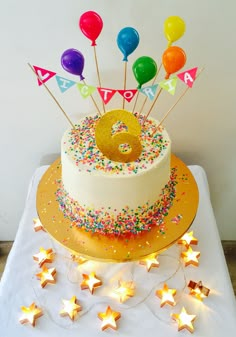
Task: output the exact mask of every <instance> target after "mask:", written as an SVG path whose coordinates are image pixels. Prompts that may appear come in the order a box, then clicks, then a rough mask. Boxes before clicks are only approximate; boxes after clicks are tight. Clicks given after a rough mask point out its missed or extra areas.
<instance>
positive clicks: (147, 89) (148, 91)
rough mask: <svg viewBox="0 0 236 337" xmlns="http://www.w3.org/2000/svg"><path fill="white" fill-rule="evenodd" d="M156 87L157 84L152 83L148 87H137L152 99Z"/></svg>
mask: <svg viewBox="0 0 236 337" xmlns="http://www.w3.org/2000/svg"><path fill="white" fill-rule="evenodd" d="M157 87H158V84H154V85H151V86H149V87H145V88H141V89H139V91H140V92H141V93H142V94H144V95H145V96H147V97H148V98H149V99H150V100H151V101H152V100H153V99H154V97H155V95H156V92H157Z"/></svg>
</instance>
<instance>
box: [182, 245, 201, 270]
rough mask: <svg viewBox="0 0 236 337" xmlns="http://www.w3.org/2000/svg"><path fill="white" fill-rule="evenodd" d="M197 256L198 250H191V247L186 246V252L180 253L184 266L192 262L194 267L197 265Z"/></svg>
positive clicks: (198, 254)
mask: <svg viewBox="0 0 236 337" xmlns="http://www.w3.org/2000/svg"><path fill="white" fill-rule="evenodd" d="M199 256H200V252H195V251H193V250H192V248H191V247H188V250H187V251H186V252H182V253H181V257H182V258H183V260H184V265H185V267H187V266H189V265H190V264H192V265H193V266H195V267H198V265H199V262H198V258H199Z"/></svg>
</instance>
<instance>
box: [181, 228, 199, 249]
mask: <svg viewBox="0 0 236 337" xmlns="http://www.w3.org/2000/svg"><path fill="white" fill-rule="evenodd" d="M178 244H180V245H185V246H186V247H189V246H190V245H197V244H198V239H197V238H194V237H193V231H192V232H189V233H185V234H184V235H183V236H182V237H181V238H180V239H179V240H178Z"/></svg>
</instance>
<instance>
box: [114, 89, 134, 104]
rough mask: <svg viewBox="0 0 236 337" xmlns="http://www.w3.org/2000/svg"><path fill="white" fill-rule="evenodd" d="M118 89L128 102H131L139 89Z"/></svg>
mask: <svg viewBox="0 0 236 337" xmlns="http://www.w3.org/2000/svg"><path fill="white" fill-rule="evenodd" d="M117 91H118V93H119V94H120V95H121V96H122V97H123V98H124V99H125V100H126V101H127V102H131V101H132V99H133V98H134V96H135V95H136V92H137V91H138V90H137V89H129V90H117Z"/></svg>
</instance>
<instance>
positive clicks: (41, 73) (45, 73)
mask: <svg viewBox="0 0 236 337" xmlns="http://www.w3.org/2000/svg"><path fill="white" fill-rule="evenodd" d="M33 67H34V70H35V72H36V74H37V75H38V77H39V78H40V79H41V80H40V79H39V78H38V85H42V84H43V83H46V82H47V81H48V80H50V78H52V77H53V76H55V75H56V73H54V72H53V71H51V70H47V69H43V68H40V67H37V66H33Z"/></svg>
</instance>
